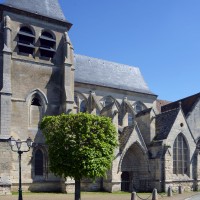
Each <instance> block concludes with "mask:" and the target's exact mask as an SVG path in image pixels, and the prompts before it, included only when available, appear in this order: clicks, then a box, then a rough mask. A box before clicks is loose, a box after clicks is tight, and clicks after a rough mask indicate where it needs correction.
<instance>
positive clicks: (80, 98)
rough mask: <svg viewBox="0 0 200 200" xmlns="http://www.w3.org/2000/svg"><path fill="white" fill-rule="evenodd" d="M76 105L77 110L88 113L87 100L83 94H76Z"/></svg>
mask: <svg viewBox="0 0 200 200" xmlns="http://www.w3.org/2000/svg"><path fill="white" fill-rule="evenodd" d="M74 103H75V108H76V110H77V113H78V112H83V113H85V112H87V103H88V102H87V99H86V97H85V96H84V95H82V94H81V93H78V92H75V94H74Z"/></svg>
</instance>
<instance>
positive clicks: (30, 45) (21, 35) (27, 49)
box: [17, 26, 35, 54]
mask: <svg viewBox="0 0 200 200" xmlns="http://www.w3.org/2000/svg"><path fill="white" fill-rule="evenodd" d="M17 44H18V49H19V53H25V54H33V52H34V49H35V35H34V34H33V32H32V30H31V29H30V28H29V27H27V26H23V27H21V28H20V30H19V32H18V43H17Z"/></svg>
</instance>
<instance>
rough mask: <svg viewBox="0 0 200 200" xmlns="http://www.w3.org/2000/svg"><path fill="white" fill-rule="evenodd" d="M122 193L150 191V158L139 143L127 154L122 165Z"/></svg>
mask: <svg viewBox="0 0 200 200" xmlns="http://www.w3.org/2000/svg"><path fill="white" fill-rule="evenodd" d="M121 172H122V175H121V190H122V191H130V192H132V191H148V189H149V170H148V158H147V155H146V154H145V152H144V151H143V149H142V147H141V146H140V144H139V143H138V142H135V143H134V144H133V145H132V146H131V147H130V148H129V149H128V150H127V152H126V154H125V156H124V157H123V160H122V164H121Z"/></svg>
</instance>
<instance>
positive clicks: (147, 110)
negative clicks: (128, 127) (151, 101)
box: [135, 108, 152, 117]
mask: <svg viewBox="0 0 200 200" xmlns="http://www.w3.org/2000/svg"><path fill="white" fill-rule="evenodd" d="M151 110H152V108H147V109H145V110H142V111H140V112H139V113H137V114H136V115H135V117H140V116H143V115H146V114H149V113H150V112H151Z"/></svg>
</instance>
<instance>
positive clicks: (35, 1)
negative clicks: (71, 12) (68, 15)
mask: <svg viewBox="0 0 200 200" xmlns="http://www.w3.org/2000/svg"><path fill="white" fill-rule="evenodd" d="M3 4H4V5H7V6H10V7H14V8H17V9H20V10H24V11H28V12H31V13H37V14H39V15H42V16H46V17H50V18H53V19H57V20H65V16H64V14H63V12H62V10H61V7H60V4H59V2H58V0H5V1H4V3H3Z"/></svg>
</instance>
